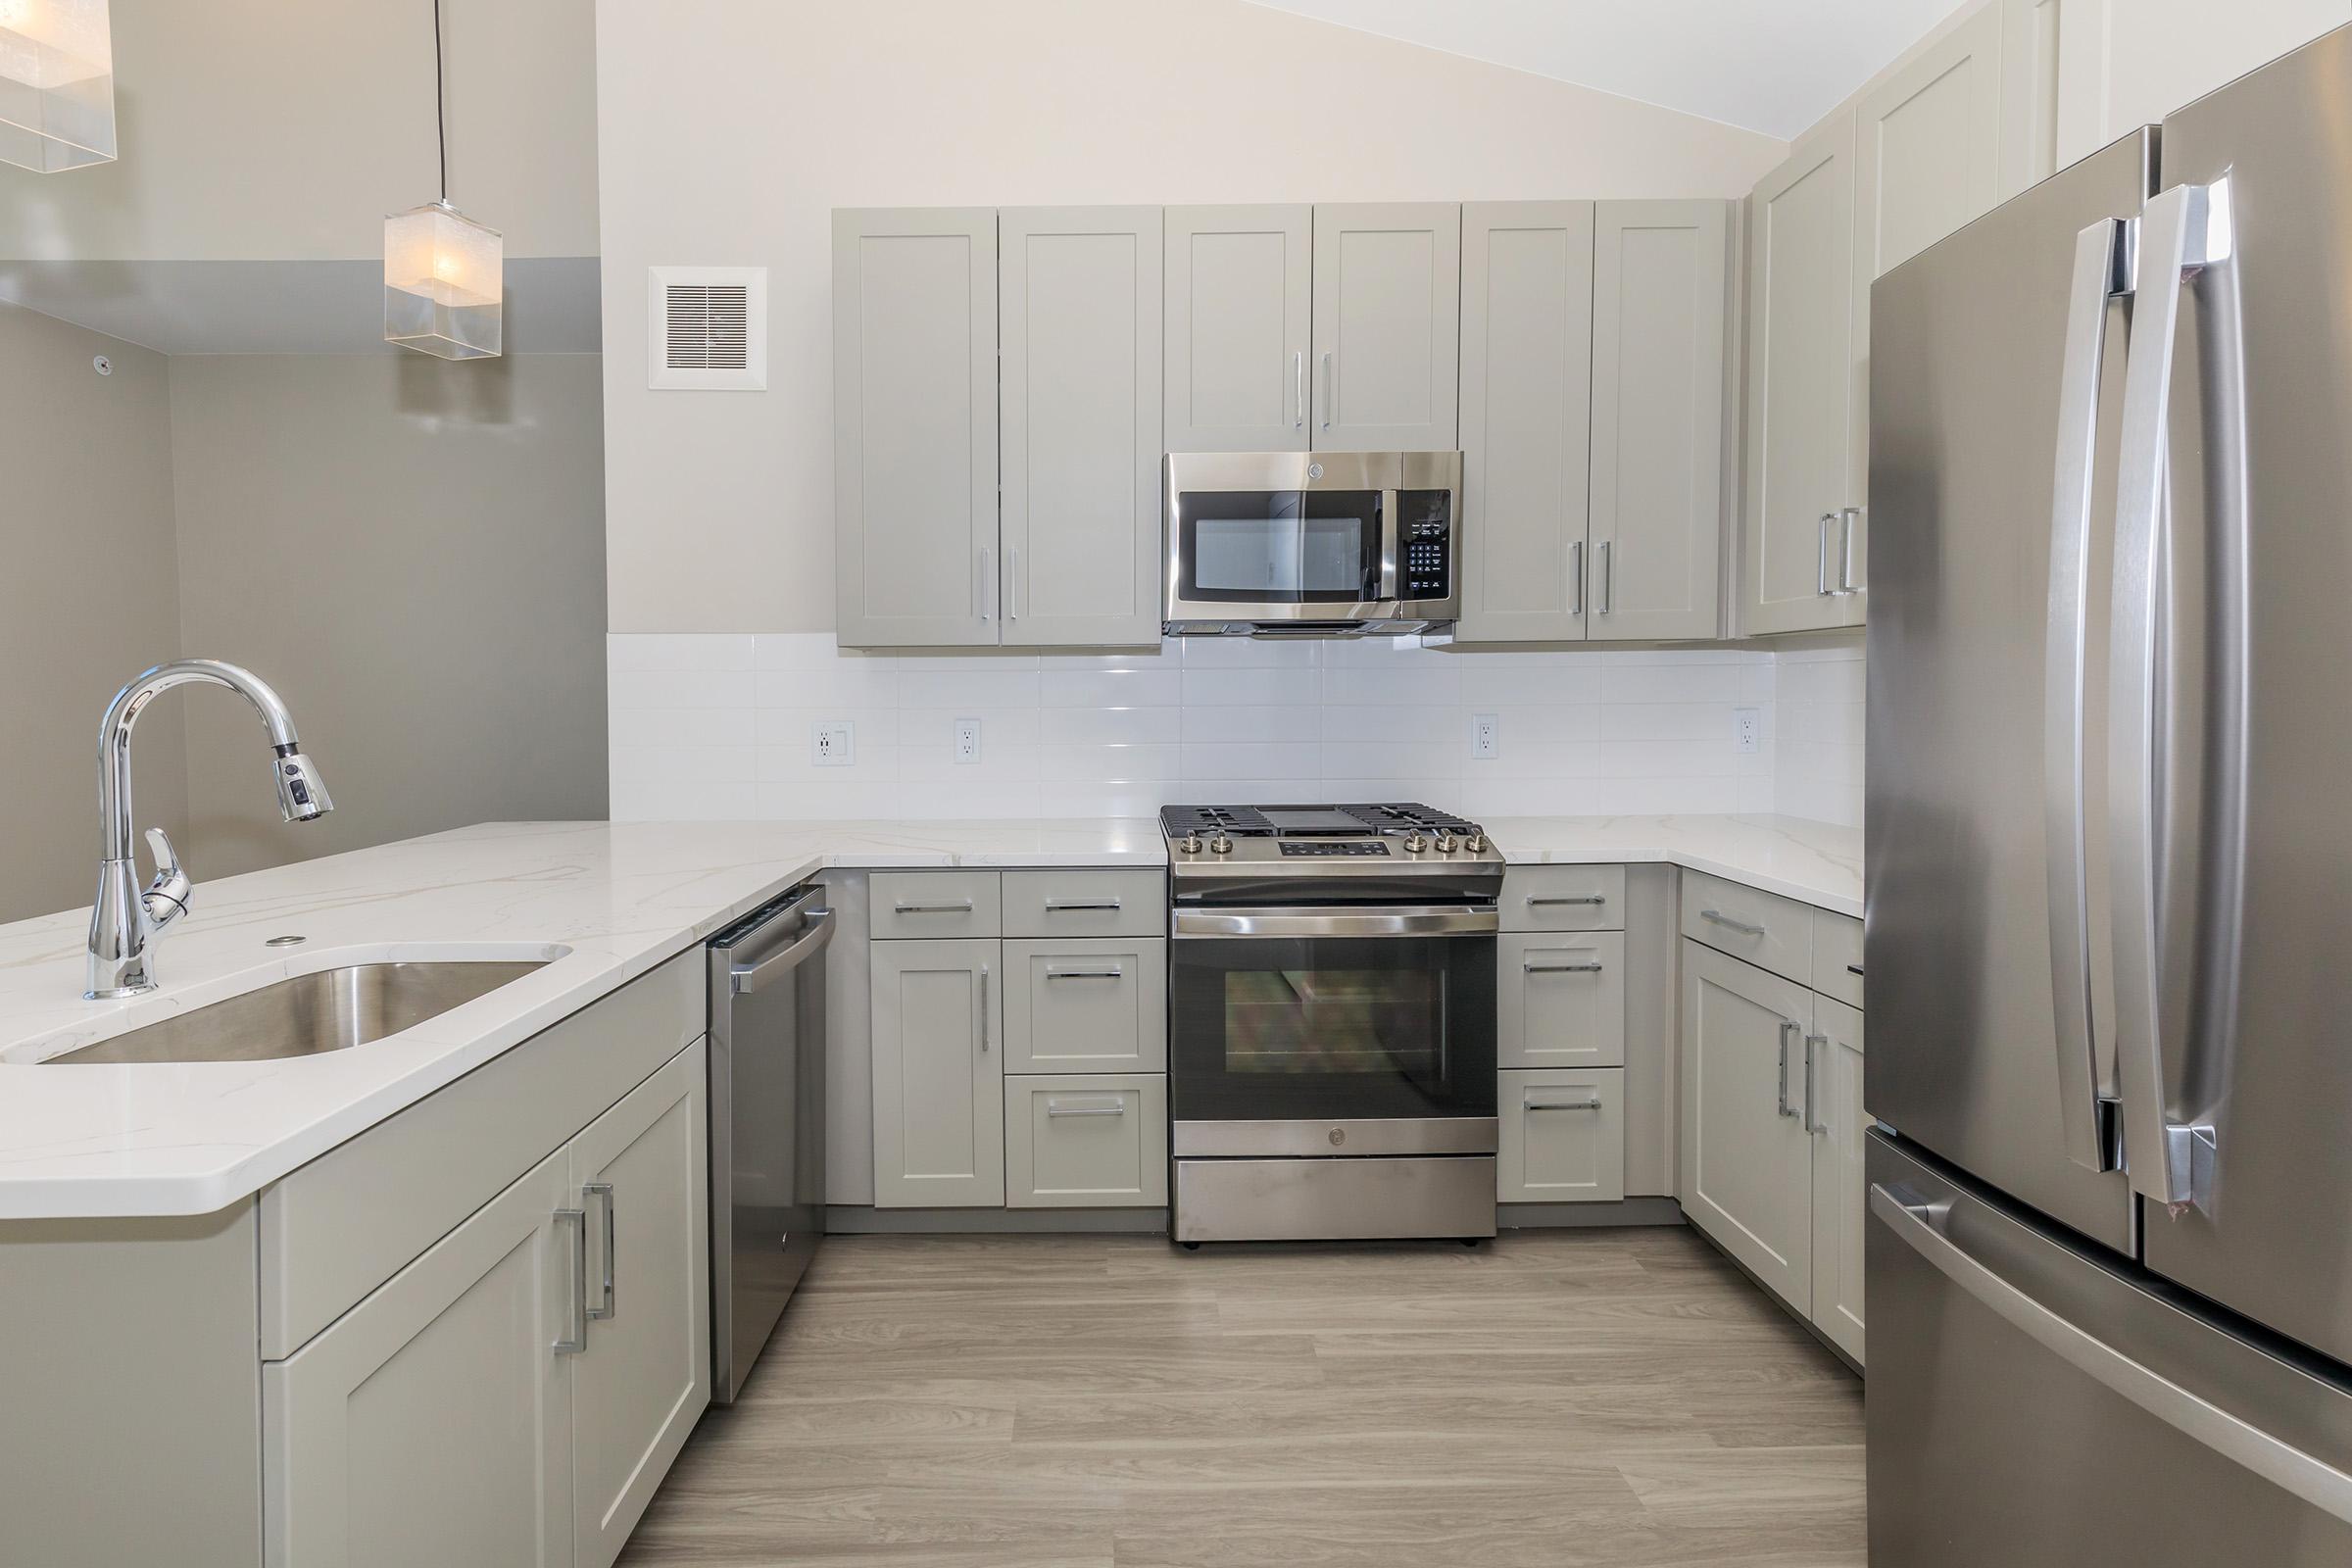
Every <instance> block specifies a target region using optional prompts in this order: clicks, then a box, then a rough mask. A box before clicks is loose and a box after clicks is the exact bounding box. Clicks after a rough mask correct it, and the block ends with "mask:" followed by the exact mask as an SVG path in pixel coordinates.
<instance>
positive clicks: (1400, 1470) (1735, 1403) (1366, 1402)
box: [621, 1228, 1864, 1568]
mask: <svg viewBox="0 0 2352 1568" xmlns="http://www.w3.org/2000/svg"><path fill="white" fill-rule="evenodd" d="M1863 1560H1864V1553H1863V1529H1862V1386H1861V1384H1860V1383H1859V1382H1858V1381H1857V1380H1856V1379H1855V1378H1854V1377H1853V1376H1852V1375H1851V1374H1850V1373H1849V1372H1847V1371H1846V1370H1845V1368H1844V1367H1843V1366H1842V1365H1840V1364H1839V1363H1838V1361H1837V1360H1836V1358H1834V1357H1833V1356H1832V1355H1831V1354H1830V1353H1829V1352H1828V1351H1827V1350H1824V1349H1823V1348H1820V1347H1819V1346H1818V1345H1816V1344H1815V1343H1814V1342H1813V1340H1812V1339H1811V1338H1810V1337H1808V1336H1807V1335H1806V1334H1805V1333H1804V1332H1803V1331H1802V1330H1801V1329H1799V1328H1797V1327H1796V1326H1795V1324H1793V1323H1791V1322H1790V1321H1789V1319H1788V1318H1787V1317H1785V1316H1784V1315H1783V1314H1782V1313H1781V1312H1780V1310H1779V1309H1778V1308H1776V1307H1775V1306H1773V1305H1772V1304H1771V1303H1770V1302H1769V1301H1767V1300H1766V1299H1764V1297H1763V1296H1762V1295H1761V1294H1760V1293H1758V1292H1757V1291H1756V1290H1755V1288H1754V1287H1753V1286H1751V1285H1749V1284H1748V1283H1747V1282H1746V1280H1744V1279H1743V1278H1742V1277H1741V1276H1740V1274H1739V1273H1738V1272H1737V1271H1736V1270H1734V1269H1733V1268H1732V1266H1731V1265H1730V1264H1729V1263H1726V1262H1725V1261H1724V1260H1723V1259H1722V1258H1720V1257H1719V1256H1717V1255H1716V1253H1715V1252H1714V1251H1713V1250H1711V1249H1709V1248H1708V1247H1707V1245H1706V1244H1705V1243H1703V1242H1701V1241H1700V1240H1698V1238H1697V1237H1696V1236H1694V1235H1692V1234H1691V1233H1690V1232H1689V1231H1686V1230H1682V1229H1679V1228H1665V1229H1645V1230H1586V1231H1527V1232H1515V1233H1505V1234H1504V1235H1503V1236H1502V1237H1501V1238H1499V1239H1498V1240H1496V1241H1495V1242H1491V1243H1488V1244H1486V1245H1484V1246H1482V1247H1480V1248H1478V1249H1476V1250H1471V1249H1467V1248H1463V1247H1461V1246H1458V1245H1456V1244H1454V1243H1450V1242H1448V1243H1409V1244H1404V1243H1399V1244H1381V1245H1366V1246H1344V1245H1329V1246H1317V1247H1268V1246H1234V1247H1222V1248H1220V1247H1213V1246H1212V1247H1206V1248H1203V1249H1201V1250H1200V1251H1198V1252H1187V1251H1183V1250H1178V1249H1176V1248H1174V1247H1172V1246H1170V1245H1169V1244H1168V1243H1167V1242H1166V1241H1165V1240H1163V1239H1160V1238H1155V1237H1132V1236H1121V1237H1112V1236H1100V1237H1098V1236H1036V1237H878V1236H877V1237H838V1236H837V1237H833V1238H831V1239H829V1240H828V1241H827V1242H826V1244H825V1247H824V1250H822V1252H821V1253H820V1254H819V1256H818V1258H817V1262H816V1266H815V1268H814V1269H813V1270H812V1271H811V1272H810V1274H809V1280H808V1282H807V1283H806V1284H805V1285H804V1286H803V1288H802V1290H801V1293H800V1295H799V1296H798V1297H797V1298H796V1299H794V1302H793V1305H792V1308H791V1310H790V1311H789V1312H787V1313H786V1314H785V1319H784V1323H783V1325H782V1326H781V1327H780V1328H779V1329H778V1331H777V1334H776V1338H775V1339H774V1341H772V1342H771V1343H770V1344H769V1346H768V1348H767V1351H766V1353H765V1355H764V1356H762V1358H761V1360H760V1365H759V1368H758V1369H757V1371H756V1372H755V1373H754V1374H753V1377H752V1380H751V1382H750V1384H749V1385H748V1386H747V1387H746V1389H745V1391H744V1397H743V1399H742V1401H741V1402H740V1403H738V1404H737V1405H736V1406H735V1407H734V1408H733V1409H730V1410H717V1409H714V1410H712V1411H711V1412H710V1413H709V1414H708V1415H706V1416H705V1417H704V1418H703V1422H702V1425H701V1427H700V1429H699V1430H698V1431H697V1432H696V1433H695V1436H694V1439H693V1441H692V1443H691V1444H690V1445H689V1446H687V1448H686V1451H685V1452H684V1454H683V1455H681V1456H680V1458H679V1460H678V1463H677V1467H676V1468H675V1469H674V1470H673V1471H672V1472H671V1473H670V1477H669V1479H668V1481H667V1482H666V1483H665V1484H664V1485H663V1486H662V1491H661V1493H660V1494H659V1495H657V1496H656V1498H655V1500H654V1503H653V1506H652V1507H651V1508H650V1509H649V1510H648V1511H647V1513H646V1516H645V1519H644V1522H643V1523H641V1524H640V1525H639V1526H638V1528H637V1533H636V1536H635V1538H634V1540H633V1541H632V1542H631V1543H630V1545H629V1547H628V1549H627V1551H626V1552H624V1553H623V1555H622V1558H621V1561H622V1563H624V1564H629V1565H638V1568H650V1565H653V1564H668V1563H711V1564H754V1563H757V1564H779V1565H781V1564H793V1565H796V1568H813V1565H830V1564H858V1565H861V1568H898V1565H904V1568H1226V1565H1244V1568H1309V1565H1312V1568H1323V1565H1348V1568H1372V1565H1380V1568H1390V1565H1397V1568H1422V1565H1432V1568H1438V1565H1443V1568H1456V1565H1459V1568H1518V1565H1542V1568H1573V1565H1586V1564H1591V1565H1601V1564H1607V1565H1611V1568H1632V1565H1641V1568H1695V1565H1700V1564H1706V1565H1721V1568H1728V1565H1733V1564H1739V1565H1758V1564H1789V1565H1793V1564H1803V1565H1807V1568H1826V1565H1832V1564H1850V1565H1859V1564H1861V1563H1862V1562H1863Z"/></svg>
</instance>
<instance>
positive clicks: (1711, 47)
mask: <svg viewBox="0 0 2352 1568" xmlns="http://www.w3.org/2000/svg"><path fill="white" fill-rule="evenodd" d="M1255 3H1256V4H1259V5H1265V6H1271V7H1273V8H1274V9H1276V10H1278V11H1290V12H1295V13H1297V14H1298V15H1299V16H1302V17H1313V18H1315V19H1317V20H1318V21H1322V22H1331V23H1337V24H1338V25H1341V26H1344V27H1353V28H1356V29H1357V30H1359V31H1362V32H1373V33H1379V34H1381V35H1382V36H1384V37H1389V38H1397V39H1401V40H1403V41H1404V42H1406V43H1415V44H1420V45H1422V46H1423V47H1424V48H1429V49H1443V50H1445V51H1446V53H1448V54H1456V55H1465V56H1467V57H1469V58H1470V59H1473V60H1485V61H1491V62H1493V63H1494V64H1495V65H1501V66H1509V67H1511V68H1513V69H1514V70H1519V71H1528V72H1533V73H1536V74H1537V75H1541V76H1551V77H1555V78H1557V79H1558V80H1561V81H1572V82H1576V83H1578V84H1579V85H1581V86H1586V87H1596V88H1598V89H1600V90H1601V91H1603V92H1611V93H1616V94H1618V95H1620V96H1622V97H1626V98H1637V99H1640V100H1642V102H1644V103H1652V104H1659V105H1662V106H1663V107H1665V108H1668V109H1679V110H1681V111H1683V112H1684V113H1686V114H1692V115H1700V116H1703V117H1705V118H1706V119H1708V120H1717V121H1721V122H1723V123H1726V124H1732V125H1740V126H1744V127H1745V128H1747V129H1749V130H1760V131H1763V132H1764V133H1765V134H1766V135H1770V136H1778V137H1780V138H1782V139H1783V140H1787V139H1789V137H1792V136H1794V135H1795V134H1796V133H1797V132H1799V131H1801V130H1803V129H1805V128H1806V127H1807V126H1808V125H1811V124H1812V123H1814V122H1815V121H1817V120H1819V119H1820V118H1821V117H1822V116H1823V115H1825V114H1827V113H1829V112H1830V111H1831V110H1832V109H1835V108H1837V107H1838V104H1839V103H1840V102H1842V101H1843V100H1844V99H1845V97H1846V95H1847V94H1849V93H1851V92H1852V91H1853V90H1854V89H1855V88H1856V87H1859V86H1861V85H1862V83H1863V82H1865V81H1867V80H1869V79H1870V77H1871V76H1872V75H1873V74H1874V73H1876V72H1877V71H1878V70H1879V68H1881V67H1882V66H1885V65H1886V64H1887V62H1889V61H1891V60H1893V59H1894V57H1895V56H1897V55H1899V54H1901V53H1902V52H1903V51H1904V50H1905V49H1907V48H1909V47H1910V46H1911V45H1912V44H1914V43H1916V42H1917V41H1918V40H1919V39H1920V38H1922V37H1923V36H1925V35H1926V33H1927V32H1928V29H1929V28H1931V27H1933V26H1935V25H1936V23H1938V22H1940V21H1942V20H1943V19H1944V18H1945V17H1946V16H1948V15H1950V14H1951V13H1952V12H1953V11H1954V10H1956V9H1957V8H1958V6H1959V4H1960V3H1961V0H1255Z"/></svg>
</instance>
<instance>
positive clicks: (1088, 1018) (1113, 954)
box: [1005, 937, 1168, 1072]
mask: <svg viewBox="0 0 2352 1568" xmlns="http://www.w3.org/2000/svg"><path fill="white" fill-rule="evenodd" d="M1167 1070H1168V942H1167V939H1166V938H1165V937H1078V938H1069V937H1063V938H1058V939H1055V940H1053V941H1038V940H1030V939H1023V940H1015V941H1010V942H1006V943H1005V1071H1006V1072H1165V1071H1167Z"/></svg>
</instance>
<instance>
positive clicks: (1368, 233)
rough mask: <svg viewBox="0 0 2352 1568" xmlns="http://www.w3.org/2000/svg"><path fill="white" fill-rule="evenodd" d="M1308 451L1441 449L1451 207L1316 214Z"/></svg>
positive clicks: (1371, 207) (1456, 301)
mask: <svg viewBox="0 0 2352 1568" xmlns="http://www.w3.org/2000/svg"><path fill="white" fill-rule="evenodd" d="M1314 276H1315V283H1314V321H1315V340H1314V363H1313V364H1312V365H1311V366H1309V367H1308V370H1309V380H1310V384H1311V386H1312V391H1311V392H1310V393H1309V397H1308V408H1309V410H1310V412H1311V417H1310V419H1309V421H1308V422H1309V426H1310V427H1309V429H1308V431H1307V437H1308V444H1309V445H1310V446H1311V447H1313V448H1314V449H1315V450H1317V451H1323V452H1447V451H1452V450H1453V449H1454V448H1455V447H1456V446H1457V445H1458V444H1459V439H1460V438H1459V426H1458V423H1457V420H1456V418H1455V405H1456V396H1457V382H1456V376H1457V374H1458V371H1459V368H1460V367H1459V352H1460V342H1461V286H1462V210H1461V208H1460V206H1459V205H1458V204H1455V203H1452V202H1360V203H1349V204H1345V205H1340V206H1320V205H1319V206H1317V207H1316V208H1315V246H1314Z"/></svg>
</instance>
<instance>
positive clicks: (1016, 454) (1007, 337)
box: [997, 207, 1161, 648]
mask: <svg viewBox="0 0 2352 1568" xmlns="http://www.w3.org/2000/svg"><path fill="white" fill-rule="evenodd" d="M997 241H998V246H999V256H998V286H999V304H998V322H999V330H1000V331H1001V332H1002V333H1003V334H1004V345H1005V348H1004V352H1005V368H1004V385H1003V387H1002V389H1001V392H1000V394H999V395H1000V396H1001V397H1002V399H1003V403H1004V409H1003V446H1004V454H1003V463H1004V474H1005V499H1004V504H1003V515H1004V526H1003V538H1004V548H1005V558H1004V562H1003V571H1004V606H1005V618H1004V628H1003V629H1004V641H1005V642H1006V643H1015V644H1021V645H1025V646H1044V647H1051V646H1056V645H1059V646H1069V645H1073V644H1074V645H1079V646H1088V645H1098V646H1099V645H1102V644H1105V643H1151V644H1152V646H1153V647H1155V648H1156V647H1157V646H1158V643H1159V613H1160V603H1159V574H1160V564H1159V459H1160V450H1161V449H1160V435H1161V431H1160V408H1159V400H1160V368H1159V354H1160V323H1159V312H1160V236H1159V209H1158V208H1156V207H1054V208H1041V207H1027V208H1007V209H1005V211H1004V212H1001V213H999V214H998V215H997Z"/></svg>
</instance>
